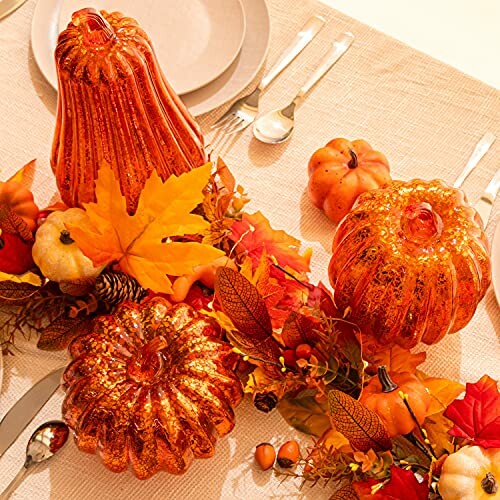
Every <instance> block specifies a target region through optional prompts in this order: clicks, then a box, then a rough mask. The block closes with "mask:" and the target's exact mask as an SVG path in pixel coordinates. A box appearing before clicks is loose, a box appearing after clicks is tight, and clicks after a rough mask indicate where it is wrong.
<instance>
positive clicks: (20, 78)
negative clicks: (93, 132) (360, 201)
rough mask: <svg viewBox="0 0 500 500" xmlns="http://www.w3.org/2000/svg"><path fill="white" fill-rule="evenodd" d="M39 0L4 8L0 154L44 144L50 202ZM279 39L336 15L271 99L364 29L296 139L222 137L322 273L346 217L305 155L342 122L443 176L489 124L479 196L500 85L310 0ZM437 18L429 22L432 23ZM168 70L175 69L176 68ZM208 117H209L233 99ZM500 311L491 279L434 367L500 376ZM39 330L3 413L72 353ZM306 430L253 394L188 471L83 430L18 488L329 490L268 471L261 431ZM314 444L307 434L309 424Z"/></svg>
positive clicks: (277, 99) (50, 94) (9, 468)
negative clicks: (148, 467) (343, 35)
mask: <svg viewBox="0 0 500 500" xmlns="http://www.w3.org/2000/svg"><path fill="white" fill-rule="evenodd" d="M34 6H35V1H34V0H29V1H28V2H27V3H26V5H25V6H23V8H21V9H20V10H18V11H17V12H15V13H14V14H13V15H11V16H9V17H8V18H6V19H4V20H2V21H0V166H1V168H2V172H1V176H2V178H3V179H5V178H7V177H8V176H9V174H11V173H13V172H14V171H15V170H16V169H17V168H19V167H20V166H22V165H23V164H24V163H26V162H27V161H29V160H31V159H32V158H37V159H38V172H37V174H36V177H35V182H34V186H35V193H36V198H37V201H38V203H39V204H40V206H43V205H45V204H47V203H49V202H50V201H51V199H52V198H53V196H54V193H55V191H56V190H55V184H54V181H53V178H52V175H51V172H50V168H49V151H50V147H51V141H52V132H53V127H54V114H55V109H56V93H55V92H54V91H53V90H52V89H51V88H50V86H49V85H48V84H47V83H46V82H45V81H44V79H43V77H42V75H41V74H40V72H39V70H38V69H37V66H36V63H35V61H34V60H33V54H32V51H31V48H30V44H29V38H30V24H31V17H32V13H33V9H34ZM269 8H270V13H271V18H272V39H271V49H270V53H269V57H268V62H273V61H274V60H275V58H276V55H277V53H278V51H279V50H280V49H281V48H282V47H284V46H285V44H286V43H287V42H288V41H289V40H290V39H291V37H292V36H293V34H294V33H295V32H296V31H297V30H298V29H299V28H300V27H301V26H302V25H303V23H304V22H305V20H306V19H307V18H308V17H309V16H310V15H312V14H314V13H321V14H323V15H324V16H326V17H327V18H328V19H329V21H330V23H329V24H328V26H327V27H326V28H325V29H324V30H323V31H322V32H321V33H320V35H319V36H318V38H317V39H316V40H315V41H314V42H313V43H312V44H311V45H310V46H309V47H308V48H307V49H306V50H305V51H304V53H303V54H302V55H301V56H299V58H298V59H297V60H296V61H295V62H294V63H293V65H292V66H291V67H290V68H289V69H288V70H287V71H286V72H285V73H284V74H283V75H282V76H281V77H280V78H279V79H278V80H277V81H276V82H275V84H273V86H272V87H271V88H270V89H269V91H268V92H267V93H266V94H265V95H264V96H263V98H262V101H261V105H262V110H270V109H274V108H276V107H277V106H280V105H283V104H285V103H287V102H288V101H289V99H290V98H291V97H292V96H293V95H294V91H295V90H296V88H297V87H298V86H299V85H300V84H301V83H302V81H303V80H304V79H305V78H306V76H307V75H308V74H309V73H310V72H311V70H312V69H313V67H314V65H315V63H316V61H317V60H318V59H319V57H320V56H321V55H322V53H323V52H324V51H325V50H326V49H327V47H328V45H329V42H331V40H333V38H334V37H335V36H336V35H338V34H339V33H340V32H342V31H344V30H350V31H352V32H353V33H354V34H355V36H356V41H355V43H354V45H353V47H352V48H351V50H350V51H349V52H348V54H347V55H346V56H345V57H344V58H343V59H342V60H341V61H340V62H339V63H338V64H337V65H336V67H335V68H334V69H333V70H332V71H331V72H330V73H329V74H328V75H327V77H326V78H325V79H324V80H323V81H322V82H321V84H320V85H319V86H318V87H317V88H316V89H315V90H313V91H312V92H311V94H310V95H309V97H308V99H307V101H306V102H305V103H304V105H303V106H302V107H301V108H300V109H299V110H298V112H297V115H298V122H297V126H296V130H295V133H294V136H293V138H292V139H291V141H289V142H288V143H285V144H283V145H277V146H265V145H263V144H260V143H259V142H257V141H256V140H255V139H253V138H252V135H251V130H247V131H245V132H244V133H243V134H240V135H238V136H236V137H235V138H234V139H233V140H232V141H230V142H229V143H225V144H224V147H223V148H222V150H223V153H224V157H225V160H226V162H227V163H228V164H229V165H230V167H231V169H232V170H233V172H234V173H235V175H236V176H237V178H238V181H239V182H240V183H241V184H242V185H244V186H245V187H246V189H247V191H248V193H249V195H250V196H251V197H252V203H251V206H250V208H251V209H255V210H257V209H258V210H261V211H262V212H263V213H264V214H266V216H267V217H268V218H269V219H270V220H271V223H272V224H273V226H275V227H277V228H283V229H285V230H287V231H289V232H290V233H291V234H293V235H294V236H297V237H299V238H300V239H301V240H302V241H303V242H304V246H305V247H312V248H313V250H314V254H313V261H312V268H313V270H312V279H313V280H315V281H316V280H320V279H321V280H323V281H327V274H326V269H327V263H328V259H329V250H330V244H331V239H332V234H333V231H334V229H335V228H334V225H333V224H332V223H330V222H329V221H328V219H326V217H324V216H323V215H322V214H321V213H320V212H319V211H318V210H316V209H315V208H313V207H312V206H311V204H310V202H309V201H308V198H307V196H306V194H305V187H306V185H307V170H306V166H307V161H308V158H309V156H310V155H311V154H312V152H313V151H314V150H315V149H317V148H318V147H320V146H322V145H323V144H325V143H326V142H327V141H328V140H330V139H331V138H333V137H337V136H344V137H347V138H351V139H355V138H365V139H367V140H368V141H369V142H370V143H371V144H372V145H373V146H374V147H375V148H376V149H379V150H380V151H383V152H385V153H386V155H387V156H388V158H389V160H390V162H391V165H392V173H393V177H395V178H401V179H410V178H414V177H421V178H426V179H430V178H434V177H440V178H442V179H445V180H447V181H450V182H451V181H454V179H455V178H456V176H457V175H458V173H459V172H460V170H461V169H462V167H463V165H464V163H465V161H466V159H467V157H468V155H469V154H470V152H471V151H472V149H473V147H474V145H475V143H476V142H477V140H478V139H479V138H480V137H481V136H482V135H483V133H484V132H486V131H491V132H493V133H494V134H495V135H496V136H497V137H499V139H497V141H496V143H495V144H494V146H493V147H492V149H491V151H490V152H489V153H488V155H487V156H486V157H485V158H484V159H483V161H482V162H481V164H480V167H479V168H478V170H477V172H476V173H475V174H474V175H473V176H472V177H471V178H470V179H469V180H468V181H467V182H466V183H465V185H464V189H465V190H466V192H467V194H468V196H469V198H470V200H471V201H472V202H475V201H476V200H477V199H478V197H479V195H480V193H481V192H482V190H483V189H484V188H485V187H486V185H487V183H488V181H489V179H490V178H491V177H492V176H493V174H494V172H495V170H496V169H497V168H498V165H499V163H498V160H499V157H500V121H499V115H500V97H499V93H498V91H497V90H495V89H493V88H490V87H488V86H486V85H484V84H482V83H481V82H479V81H475V80H474V79H472V78H470V77H467V76H465V75H463V74H461V73H460V72H458V71H456V70H454V69H452V68H450V67H448V66H445V65H443V64H442V63H440V62H438V61H435V60H433V59H431V58H429V57H427V56H425V55H423V54H421V53H418V52H416V51H414V50H412V49H410V48H409V47H407V46H405V45H403V44H401V43H399V42H397V41H395V40H393V39H391V38H388V37H387V36H385V35H383V34H382V33H379V32H377V31H375V30H373V29H370V28H369V27H367V26H365V25H362V24H360V23H358V22H356V21H355V20H353V19H350V18H348V17H346V16H344V15H342V14H340V13H339V12H336V11H333V10H330V9H328V8H327V7H324V6H323V5H321V4H318V3H316V2H313V1H309V0H307V1H306V0H269ZM423 29H425V28H423ZM167 73H168V72H167ZM222 111H223V109H220V110H216V111H214V112H213V113H211V114H210V115H208V116H204V117H201V119H200V123H201V124H202V126H203V128H204V130H205V131H206V132H207V135H208V138H209V140H212V141H213V140H214V138H213V137H212V136H211V134H210V133H209V129H208V124H210V123H211V122H212V121H213V120H214V118H215V117H217V116H218V115H220V114H221V113H222ZM498 208H499V203H498V202H497V204H496V206H495V209H494V212H493V215H492V219H491V221H490V224H489V226H488V229H487V233H488V235H489V236H490V237H491V236H492V234H493V229H494V226H495V223H496V222H497V221H498V219H499V210H498ZM499 334H500V314H499V308H498V305H497V304H496V302H495V297H494V293H493V290H492V289H490V290H489V291H488V293H487V295H486V297H485V299H484V300H483V302H482V303H481V304H480V306H479V308H478V310H477V312H476V315H475V317H474V319H473V320H472V321H471V323H470V324H469V325H468V326H467V327H466V328H465V329H464V330H463V331H462V332H461V333H460V334H456V335H453V336H449V337H448V338H446V339H445V340H444V341H443V342H441V344H439V345H437V346H435V347H432V348H427V352H428V360H427V362H426V363H425V365H424V369H425V370H426V371H428V372H429V373H430V374H433V375H435V376H444V377H449V378H454V379H460V380H462V381H475V380H477V379H478V378H479V377H480V376H481V375H482V374H484V373H489V374H490V375H491V376H492V377H495V378H497V379H498V378H500V345H499V337H498V336H499ZM35 341H36V339H31V340H30V341H22V340H19V341H18V347H19V348H20V350H21V352H19V353H18V354H17V355H16V356H15V357H7V358H5V374H4V381H3V387H2V393H1V396H0V414H1V415H3V414H4V413H5V412H6V410H7V409H8V408H9V407H10V406H11V405H12V404H13V403H14V402H15V401H16V399H17V398H18V397H19V396H20V395H21V394H23V393H24V392H25V391H26V390H27V389H28V388H29V387H30V386H31V385H32V384H33V383H34V382H35V381H37V380H38V379H39V378H41V377H42V376H43V375H45V374H46V373H48V372H49V371H50V370H52V369H54V368H56V367H58V366H61V365H62V364H64V363H65V362H66V356H65V354H64V353H56V354H51V353H45V352H40V351H37V349H36V347H35ZM62 397H63V395H62V393H61V392H58V393H56V395H55V396H54V397H53V398H52V399H51V400H50V402H49V403H48V404H47V405H46V407H45V408H44V409H43V411H42V412H40V414H39V415H38V416H37V417H36V418H35V420H34V422H33V423H32V424H31V425H30V426H29V428H28V429H27V430H26V431H25V432H24V433H23V434H22V435H21V437H20V438H19V440H18V441H17V442H16V443H15V445H13V446H12V447H11V449H10V450H9V451H8V452H7V453H6V454H5V455H4V457H3V458H2V459H1V461H0V470H1V471H2V472H1V474H0V489H3V488H4V487H5V486H6V484H7V483H8V482H9V480H10V479H11V478H12V477H13V476H14V475H15V473H16V472H17V470H18V468H19V467H21V465H22V463H23V453H24V449H25V445H26V442H27V439H28V437H29V435H30V433H31V431H32V429H33V428H34V427H35V425H36V424H39V423H41V422H43V421H45V420H47V419H51V418H58V417H59V416H60V404H61V401H62ZM295 436H297V433H296V432H295V431H293V430H292V429H290V428H289V427H288V426H287V425H286V424H285V423H284V421H283V420H282V419H281V418H280V416H279V415H278V414H277V413H276V412H275V413H271V414H269V415H264V414H261V413H259V412H257V411H256V410H255V409H253V408H252V406H251V405H250V404H249V403H248V402H246V403H244V404H242V405H241V407H240V408H238V410H237V426H236V429H235V430H234V432H233V433H232V434H231V435H230V436H229V437H227V438H225V439H222V440H221V441H220V442H219V444H218V447H217V453H216V456H215V457H214V458H212V459H210V460H207V461H203V460H197V461H196V462H195V463H194V465H193V466H192V468H191V469H190V470H189V472H188V473H187V474H186V475H185V476H183V477H174V476H168V475H166V474H158V475H157V476H156V477H154V478H153V479H151V480H148V481H147V482H140V481H138V480H136V479H134V478H133V477H132V476H131V474H128V473H127V474H121V475H116V474H113V473H111V472H109V471H107V470H105V469H104V468H103V466H102V465H101V464H100V463H99V462H98V460H97V458H96V457H95V456H90V455H84V454H82V453H80V452H78V451H77V449H76V447H75V446H74V444H73V443H72V442H71V443H70V444H69V445H68V446H67V447H66V448H65V449H64V450H63V451H62V452H61V455H60V456H59V457H57V458H56V459H54V460H53V462H52V463H49V465H46V466H42V467H40V468H39V469H38V470H36V471H34V472H33V473H32V474H31V476H30V477H28V478H27V479H26V480H25V482H24V483H23V484H22V485H21V486H20V488H19V489H18V491H17V493H16V497H17V498H25V499H28V498H39V499H47V498H52V499H59V498H60V499H63V498H65V499H66V498H69V499H77V498H78V499H80V498H82V499H86V498H89V499H90V498H99V499H115V498H130V499H133V498H170V499H173V500H174V499H187V498H190V499H192V500H195V499H204V500H207V499H217V498H224V499H229V498H235V499H254V498H311V499H312V498H314V499H321V498H328V497H329V495H330V491H329V489H328V488H327V489H325V490H323V489H321V487H319V486H318V487H316V488H315V489H314V490H309V489H308V487H307V486H306V487H305V488H304V489H303V490H302V491H299V490H298V485H299V484H300V481H294V480H287V481H285V482H284V483H282V484H280V481H281V479H280V478H276V477H274V476H273V474H272V473H271V471H268V472H266V473H263V472H261V471H258V470H257V469H256V468H255V466H254V465H253V461H252V459H251V458H252V452H253V448H254V446H255V445H256V444H258V443H260V442H261V441H271V442H273V443H281V442H283V441H285V440H287V439H291V438H293V437H295ZM300 439H301V442H302V443H303V444H304V446H305V445H307V444H308V443H309V440H308V438H304V437H302V438H300Z"/></svg>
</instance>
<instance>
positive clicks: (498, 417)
mask: <svg viewBox="0 0 500 500" xmlns="http://www.w3.org/2000/svg"><path fill="white" fill-rule="evenodd" d="M444 416H445V417H447V418H448V419H450V420H451V421H452V422H453V423H454V424H455V425H454V426H453V427H452V428H451V429H450V431H449V434H450V435H451V436H456V437H461V438H465V439H467V440H470V441H472V443H471V444H474V445H478V446H482V447H483V448H500V393H499V392H498V382H497V381H496V380H493V379H492V378H491V377H489V376H488V375H484V376H483V377H482V378H481V379H480V380H478V381H477V382H476V383H474V384H466V388H465V397H464V398H463V399H457V400H455V401H453V402H452V403H451V404H450V405H449V406H448V408H446V411H445V412H444Z"/></svg>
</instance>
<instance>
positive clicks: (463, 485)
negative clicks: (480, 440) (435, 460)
mask: <svg viewBox="0 0 500 500" xmlns="http://www.w3.org/2000/svg"><path fill="white" fill-rule="evenodd" d="M499 483H500V448H488V449H485V448H481V447H480V446H464V447H463V448H461V449H460V450H458V451H457V452H455V453H452V454H451V455H450V456H449V457H448V458H447V459H446V461H445V462H444V465H443V469H442V470H441V477H440V479H439V493H440V494H441V496H442V497H443V500H500V487H499V486H500V484H499Z"/></svg>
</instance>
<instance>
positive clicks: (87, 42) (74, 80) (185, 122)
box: [51, 9, 206, 214]
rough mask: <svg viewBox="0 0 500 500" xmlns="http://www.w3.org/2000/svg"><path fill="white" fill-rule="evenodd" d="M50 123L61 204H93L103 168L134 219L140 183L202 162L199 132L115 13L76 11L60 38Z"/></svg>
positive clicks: (132, 29) (147, 48)
mask: <svg viewBox="0 0 500 500" xmlns="http://www.w3.org/2000/svg"><path fill="white" fill-rule="evenodd" d="M55 58H56V66H57V74H58V82H59V97H58V109H57V123H56V129H55V135H54V142H53V146H52V157H51V166H52V169H53V171H54V174H55V176H56V180H57V185H58V188H59V191H60V193H61V197H62V200H63V201H64V202H65V203H66V204H67V205H69V206H79V205H81V204H82V203H85V202H90V201H93V200H94V189H95V186H94V183H95V179H96V177H97V171H98V169H99V167H100V166H101V165H103V164H109V165H110V166H111V168H112V169H113V172H114V174H115V176H116V178H117V179H118V180H119V182H120V187H121V191H122V194H123V195H124V196H125V197H126V200H127V210H128V212H129V213H131V214H132V213H134V212H135V210H136V208H137V203H138V199H139V195H140V193H141V191H142V189H143V187H144V183H145V182H146V179H147V178H148V177H149V176H150V175H151V172H152V171H153V170H156V171H157V173H158V174H159V176H160V177H161V178H162V179H163V180H165V179H167V178H168V177H169V176H170V175H171V174H175V175H180V174H182V173H183V172H187V171H189V170H191V169H192V168H195V167H198V166H200V165H202V164H203V163H205V162H206V154H205V151H204V147H203V137H202V135H201V131H200V129H199V127H198V125H197V124H196V122H195V121H194V119H193V117H192V116H191V115H190V113H189V111H188V110H187V109H186V108H185V106H184V104H183V103H182V102H181V100H180V99H179V97H178V96H177V95H176V94H175V92H174V91H173V89H172V88H171V87H170V85H169V84H168V82H167V81H166V79H165V77H164V76H163V73H162V71H161V69H160V68H159V65H158V61H157V59H156V56H155V54H154V51H153V48H152V45H151V42H150V40H149V38H148V36H147V35H146V33H145V32H144V30H142V29H141V28H140V26H139V25H138V23H137V22H136V21H135V20H134V19H132V18H130V17H124V16H123V15H122V14H120V13H118V12H113V13H111V14H109V13H107V12H105V11H102V12H100V13H99V12H98V11H96V10H95V9H82V10H80V11H78V12H75V13H74V14H73V17H72V21H71V22H70V23H69V25H68V27H67V28H66V29H65V30H64V31H63V32H62V33H61V34H60V35H59V39H58V43H57V48H56V53H55Z"/></svg>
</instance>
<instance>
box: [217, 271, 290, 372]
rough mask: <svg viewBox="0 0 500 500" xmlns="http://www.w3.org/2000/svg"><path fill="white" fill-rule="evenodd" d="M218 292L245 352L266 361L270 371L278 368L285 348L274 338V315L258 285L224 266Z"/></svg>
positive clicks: (234, 333)
mask: <svg viewBox="0 0 500 500" xmlns="http://www.w3.org/2000/svg"><path fill="white" fill-rule="evenodd" d="M215 296H216V297H217V299H218V301H219V303H220V305H221V308H222V310H223V311H224V313H225V314H226V315H227V316H228V317H229V318H230V319H231V321H232V323H233V325H234V326H235V328H236V330H235V331H232V333H231V337H232V339H233V342H234V343H235V344H236V346H237V347H238V348H239V349H241V350H242V352H243V353H244V354H245V355H248V356H252V357H253V358H254V359H258V360H259V362H261V363H262V368H263V369H264V370H265V371H266V372H267V371H270V372H272V373H275V372H278V373H279V371H280V370H279V368H278V369H276V367H277V365H278V360H279V357H280V354H281V351H280V349H279V347H278V344H277V343H276V341H275V340H274V339H273V337H272V334H273V328H272V325H271V318H270V316H269V313H268V311H267V307H266V304H265V302H264V299H263V298H262V296H261V295H260V293H259V291H258V290H257V288H256V287H255V286H254V285H252V284H251V283H250V282H249V281H248V280H247V279H246V278H245V277H244V276H243V275H242V274H240V273H239V272H237V271H234V270H232V269H230V268H227V267H220V268H219V269H218V270H217V273H216V275H215Z"/></svg>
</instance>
